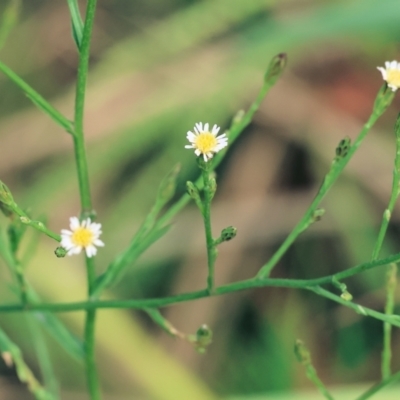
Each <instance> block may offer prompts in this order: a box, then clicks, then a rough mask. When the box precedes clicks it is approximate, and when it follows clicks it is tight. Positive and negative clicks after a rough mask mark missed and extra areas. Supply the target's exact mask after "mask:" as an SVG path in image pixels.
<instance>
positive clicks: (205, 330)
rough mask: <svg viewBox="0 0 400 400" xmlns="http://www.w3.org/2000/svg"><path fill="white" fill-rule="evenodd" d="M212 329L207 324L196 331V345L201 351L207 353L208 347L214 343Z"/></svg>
mask: <svg viewBox="0 0 400 400" xmlns="http://www.w3.org/2000/svg"><path fill="white" fill-rule="evenodd" d="M212 336H213V332H212V330H211V329H210V328H209V327H208V326H207V325H206V324H204V325H202V326H201V327H200V328H199V329H198V330H197V332H196V339H195V346H196V350H197V351H198V352H199V353H205V351H206V348H207V347H208V346H209V345H210V344H211V343H212Z"/></svg>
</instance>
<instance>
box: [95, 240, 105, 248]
mask: <svg viewBox="0 0 400 400" xmlns="http://www.w3.org/2000/svg"><path fill="white" fill-rule="evenodd" d="M93 243H94V244H95V245H96V246H98V247H104V243H103V242H102V241H101V240H100V239H95V240H94V241H93Z"/></svg>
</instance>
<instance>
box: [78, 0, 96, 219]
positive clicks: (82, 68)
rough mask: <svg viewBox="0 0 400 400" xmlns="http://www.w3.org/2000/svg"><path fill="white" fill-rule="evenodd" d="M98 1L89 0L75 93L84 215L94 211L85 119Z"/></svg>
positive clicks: (80, 190) (80, 183)
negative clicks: (87, 158) (87, 85)
mask: <svg viewBox="0 0 400 400" xmlns="http://www.w3.org/2000/svg"><path fill="white" fill-rule="evenodd" d="M96 3H97V0H88V5H87V9H86V20H85V26H84V30H83V37H82V44H81V48H80V53H79V55H80V57H79V66H78V77H77V83H76V94H75V118H74V126H75V135H74V149H75V160H76V165H77V171H78V182H79V192H80V198H81V208H82V216H86V215H90V214H91V213H92V201H91V197H90V186H89V173H88V167H87V160H86V151H85V141H84V130H83V120H84V109H85V97H86V82H87V76H88V70H89V56H90V40H91V37H92V29H93V22H94V15H95V11H96Z"/></svg>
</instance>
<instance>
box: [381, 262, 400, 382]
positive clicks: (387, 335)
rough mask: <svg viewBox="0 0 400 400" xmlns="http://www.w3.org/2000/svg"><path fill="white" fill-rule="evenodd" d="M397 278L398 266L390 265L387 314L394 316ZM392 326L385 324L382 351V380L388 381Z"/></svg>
mask: <svg viewBox="0 0 400 400" xmlns="http://www.w3.org/2000/svg"><path fill="white" fill-rule="evenodd" d="M396 277H397V265H396V264H394V263H393V264H390V265H389V268H388V272H387V282H386V305H385V314H386V315H392V314H393V311H394V304H395V299H394V295H395V290H396ZM391 339H392V326H391V325H390V324H389V323H387V322H384V324H383V350H382V379H383V380H385V379H388V378H389V377H390V375H391V368H390V362H391V359H392V348H391Z"/></svg>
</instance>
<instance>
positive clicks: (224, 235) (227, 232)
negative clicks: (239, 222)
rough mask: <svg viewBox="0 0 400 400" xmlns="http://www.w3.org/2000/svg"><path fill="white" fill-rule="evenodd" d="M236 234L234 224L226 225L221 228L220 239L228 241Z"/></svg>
mask: <svg viewBox="0 0 400 400" xmlns="http://www.w3.org/2000/svg"><path fill="white" fill-rule="evenodd" d="M236 234H237V229H236V228H235V227H234V226H228V227H227V228H224V229H222V231H221V239H222V241H223V242H229V240H232V239H233V238H234V237H235V236H236Z"/></svg>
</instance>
